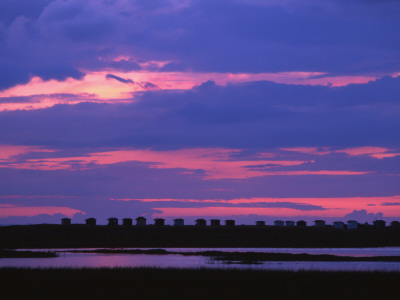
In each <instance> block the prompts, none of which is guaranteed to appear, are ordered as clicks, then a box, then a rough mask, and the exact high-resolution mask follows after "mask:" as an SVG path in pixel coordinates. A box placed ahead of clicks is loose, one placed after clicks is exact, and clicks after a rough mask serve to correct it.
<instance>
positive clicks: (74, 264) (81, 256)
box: [0, 247, 400, 272]
mask: <svg viewBox="0 0 400 300" xmlns="http://www.w3.org/2000/svg"><path fill="white" fill-rule="evenodd" d="M125 249H129V248H125ZM135 249H138V248H135ZM140 249H149V248H140ZM164 249H165V250H167V251H179V252H194V251H211V250H212V251H214V250H216V251H226V252H233V251H236V252H270V253H271V252H275V253H277V252H279V253H294V254H296V253H308V254H333V255H346V256H357V257H362V256H364V257H365V256H400V247H384V248H229V249H227V248H164ZM24 250H33V249H24ZM48 250H52V251H66V250H68V249H41V250H36V251H48ZM71 250H72V249H71ZM74 250H77V249H74ZM85 250H90V249H85ZM59 254H60V256H59V257H55V258H2V259H0V267H32V268H35V267H40V268H60V267H69V268H82V267H91V268H99V267H133V268H134V267H160V268H169V267H175V268H235V269H249V268H251V269H262V270H291V271H299V270H314V271H317V270H318V271H396V272H400V262H318V261H316V262H300V261H299V262H279V261H274V262H263V263H260V264H255V265H247V264H238V263H234V264H224V263H222V262H215V261H213V260H211V259H210V258H208V257H203V256H182V255H177V254H170V255H148V254H101V253H70V252H60V253H59Z"/></svg>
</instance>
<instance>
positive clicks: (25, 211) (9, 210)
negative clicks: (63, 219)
mask: <svg viewBox="0 0 400 300" xmlns="http://www.w3.org/2000/svg"><path fill="white" fill-rule="evenodd" d="M77 213H82V214H85V213H84V212H83V211H81V210H78V209H74V208H70V207H55V206H32V207H26V206H17V205H13V204H0V218H6V217H32V216H37V215H42V214H46V215H55V214H63V215H65V216H68V217H73V216H74V215H75V214H77Z"/></svg>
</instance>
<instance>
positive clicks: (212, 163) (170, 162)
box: [3, 148, 336, 179]
mask: <svg viewBox="0 0 400 300" xmlns="http://www.w3.org/2000/svg"><path fill="white" fill-rule="evenodd" d="M239 152H241V151H240V150H237V149H222V148H215V149H211V148H198V149H182V150H173V151H154V150H150V149H147V150H134V149H129V150H128V149H125V150H115V151H107V152H94V153H89V154H88V155H87V156H78V157H59V158H48V159H27V160H26V161H25V162H21V163H10V164H8V165H6V166H7V167H11V168H17V169H39V170H61V169H74V168H78V169H86V168H89V167H90V165H93V164H95V165H110V164H117V163H124V162H131V161H138V162H145V163H149V164H150V165H149V167H150V168H156V169H185V170H187V171H185V172H184V173H185V174H187V173H189V174H193V172H195V170H203V171H204V172H205V174H204V176H205V177H204V178H205V179H221V178H231V179H244V178H251V177H256V176H264V175H291V174H293V175H305V174H306V173H307V171H292V172H290V171H287V172H281V173H279V172H278V173H276V174H275V173H274V172H270V171H265V170H266V169H271V168H273V167H282V166H296V165H302V164H304V163H307V161H303V160H293V161H289V160H233V159H232V157H231V156H232V155H234V154H236V153H239ZM3 167H5V166H3ZM309 172H311V173H310V174H314V173H315V174H323V173H324V171H309ZM316 172H317V173H316ZM329 172H336V171H329Z"/></svg>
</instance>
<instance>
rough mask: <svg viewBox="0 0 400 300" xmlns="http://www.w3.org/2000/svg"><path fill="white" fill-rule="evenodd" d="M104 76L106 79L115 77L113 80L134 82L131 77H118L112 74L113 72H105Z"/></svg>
mask: <svg viewBox="0 0 400 300" xmlns="http://www.w3.org/2000/svg"><path fill="white" fill-rule="evenodd" d="M106 78H107V79H115V80H117V81H119V82H122V83H134V82H133V80H132V79H129V78H128V79H125V78H121V77H118V76H116V75H113V74H107V75H106Z"/></svg>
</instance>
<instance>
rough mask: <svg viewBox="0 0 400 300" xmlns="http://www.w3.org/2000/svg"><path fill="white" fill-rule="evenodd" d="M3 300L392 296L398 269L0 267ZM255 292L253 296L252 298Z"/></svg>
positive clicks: (399, 279)
mask: <svg viewBox="0 0 400 300" xmlns="http://www.w3.org/2000/svg"><path fill="white" fill-rule="evenodd" d="M0 282H1V283H2V292H1V295H2V298H3V297H4V299H106V298H108V299H123V298H132V299H134V298H136V299H173V298H176V299H335V300H337V299H363V300H366V299H397V297H398V295H400V285H399V282H400V274H399V273H381V272H372V273H360V272H270V271H268V272H266V271H243V270H208V269H206V270H205V269H200V270H180V269H43V270H40V269H8V268H5V269H0ZM255 297H257V298H255Z"/></svg>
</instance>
